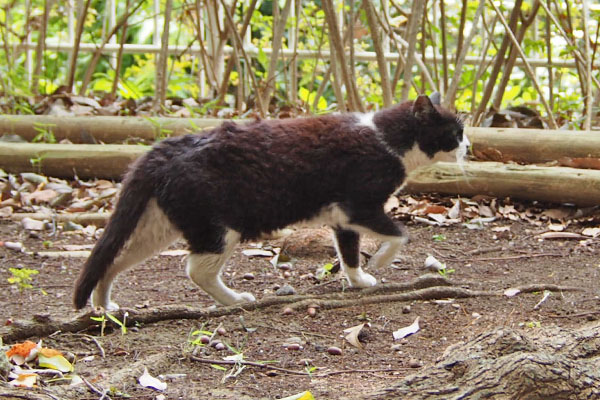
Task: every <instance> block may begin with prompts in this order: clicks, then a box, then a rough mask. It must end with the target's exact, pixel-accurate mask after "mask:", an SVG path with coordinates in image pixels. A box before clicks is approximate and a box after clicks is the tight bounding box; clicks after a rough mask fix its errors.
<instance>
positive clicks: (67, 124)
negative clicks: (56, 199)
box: [0, 115, 224, 144]
mask: <svg viewBox="0 0 600 400" xmlns="http://www.w3.org/2000/svg"><path fill="white" fill-rule="evenodd" d="M223 121H224V120H223V119H217V118H163V117H160V118H150V117H148V118H144V117H110V116H106V117H104V116H84V117H56V116H51V115H0V135H4V134H15V135H19V136H20V137H22V138H23V139H25V140H26V141H28V142H31V141H33V139H34V138H35V137H36V136H37V135H38V134H39V133H40V131H41V130H47V131H51V132H52V134H53V135H54V137H55V138H56V140H57V141H61V140H63V139H68V140H69V141H71V142H72V143H87V144H90V143H94V140H95V141H96V142H102V143H121V142H124V141H126V140H128V139H134V138H137V139H143V140H145V141H150V142H151V141H154V140H156V139H157V138H159V137H164V136H177V135H183V134H186V133H192V132H198V131H201V130H203V129H208V128H212V127H215V126H217V125H219V124H221V123H222V122H223Z"/></svg>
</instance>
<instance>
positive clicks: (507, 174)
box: [406, 162, 600, 206]
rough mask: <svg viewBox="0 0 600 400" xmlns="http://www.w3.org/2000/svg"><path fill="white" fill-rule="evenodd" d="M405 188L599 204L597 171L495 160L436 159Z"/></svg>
mask: <svg viewBox="0 0 600 400" xmlns="http://www.w3.org/2000/svg"><path fill="white" fill-rule="evenodd" d="M463 168H464V170H463ZM406 190H407V191H409V192H411V193H426V192H438V193H444V194H452V195H462V196H468V197H470V196H475V195H478V194H479V195H487V196H493V197H499V198H504V197H511V198H515V199H525V200H539V201H547V202H551V203H574V204H577V205H579V206H596V205H598V204H600V171H597V170H586V169H576V168H565V167H539V166H534V165H516V164H502V163H497V162H470V163H465V164H464V165H463V166H462V168H461V166H460V165H458V164H454V163H436V164H434V165H431V166H428V167H424V168H419V169H417V170H416V171H414V172H413V174H411V176H410V177H409V180H408V183H407V186H406Z"/></svg>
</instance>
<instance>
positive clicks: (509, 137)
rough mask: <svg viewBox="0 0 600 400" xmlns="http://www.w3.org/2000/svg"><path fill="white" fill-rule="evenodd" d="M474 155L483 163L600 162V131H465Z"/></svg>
mask: <svg viewBox="0 0 600 400" xmlns="http://www.w3.org/2000/svg"><path fill="white" fill-rule="evenodd" d="M465 134H466V135H467V137H468V138H469V140H470V141H471V144H472V151H473V155H475V157H476V158H477V159H479V160H482V161H503V162H507V161H516V162H521V163H529V164H533V163H543V162H548V161H556V160H560V159H562V158H564V157H568V158H582V159H588V158H589V159H596V160H597V159H600V132H599V131H561V130H545V129H515V128H475V127H467V128H465Z"/></svg>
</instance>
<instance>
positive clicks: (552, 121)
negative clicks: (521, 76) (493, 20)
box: [490, 0, 558, 129]
mask: <svg viewBox="0 0 600 400" xmlns="http://www.w3.org/2000/svg"><path fill="white" fill-rule="evenodd" d="M490 4H491V5H492V7H494V10H495V11H496V13H497V14H498V17H499V18H500V22H501V23H502V25H504V28H505V29H506V34H507V35H508V37H509V38H510V40H511V41H512V43H513V46H514V48H515V49H516V50H517V52H518V53H519V56H521V59H522V60H523V61H524V62H525V70H526V71H527V73H528V74H529V78H530V79H531V83H533V86H534V87H535V90H536V91H537V92H538V94H539V95H540V100H541V101H542V104H543V105H544V108H545V109H546V112H547V113H548V120H549V121H550V127H551V128H552V129H557V128H558V125H557V124H556V120H555V119H554V115H553V113H552V109H551V108H550V106H549V105H548V102H547V101H546V98H545V97H544V93H543V92H542V88H541V87H540V84H539V83H538V81H537V79H536V77H535V73H534V72H533V69H531V66H530V65H529V63H528V62H527V57H526V56H525V53H524V52H523V49H521V46H520V45H519V42H518V41H517V39H516V38H515V35H514V34H513V32H512V31H511V29H510V28H509V26H508V24H507V23H506V20H505V19H504V16H503V15H502V12H501V11H500V10H499V9H498V7H497V6H496V4H495V3H494V0H490Z"/></svg>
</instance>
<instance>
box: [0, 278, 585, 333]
mask: <svg viewBox="0 0 600 400" xmlns="http://www.w3.org/2000/svg"><path fill="white" fill-rule="evenodd" d="M459 286H460V283H458V282H453V281H451V280H449V279H447V278H445V277H442V276H440V275H436V274H426V275H422V276H420V277H418V278H416V279H414V280H413V281H410V282H406V283H391V284H384V285H380V286H377V287H373V288H369V289H363V290H361V291H355V290H350V291H347V292H342V293H329V294H325V295H294V296H279V297H278V296H271V297H265V298H263V299H261V300H259V301H256V302H254V303H247V304H241V305H235V306H228V307H215V308H212V307H211V308H202V309H199V308H190V307H182V306H163V307H156V308H151V309H145V310H137V309H127V308H123V309H121V310H119V311H117V312H114V313H111V314H113V315H114V316H115V317H117V318H118V319H119V320H121V321H122V320H123V319H124V318H123V316H124V314H125V312H127V318H125V320H126V324H127V326H132V325H135V324H150V323H155V322H159V321H167V320H174V319H208V318H215V317H220V316H223V315H232V314H239V313H242V312H244V311H254V310H261V309H265V308H268V307H273V306H282V305H287V306H288V307H291V308H292V309H294V310H300V309H304V308H307V307H310V306H315V307H320V308H322V309H334V308H343V307H353V306H358V305H367V304H377V303H389V302H401V301H413V300H436V299H448V298H469V297H483V296H502V295H503V293H502V292H501V291H482V290H470V289H465V288H462V287H459ZM515 289H518V290H520V293H530V292H536V291H543V290H550V291H574V290H581V289H579V288H575V287H563V286H557V285H546V284H539V285H526V286H523V287H517V288H515ZM101 314H102V313H101V312H100V310H94V311H90V312H87V313H85V314H82V315H80V316H79V317H77V318H75V319H72V320H70V321H49V322H43V323H40V322H33V323H22V322H19V321H15V322H13V324H12V325H11V327H10V328H9V329H8V330H7V329H3V330H2V331H1V335H2V338H3V340H4V342H5V343H10V342H14V341H18V340H23V339H25V338H29V337H44V336H48V335H50V334H52V333H54V332H79V331H83V330H85V329H88V328H90V327H93V326H97V325H98V322H97V321H94V320H92V319H91V318H90V317H93V316H99V315H101ZM111 323H112V322H110V321H109V320H107V324H111Z"/></svg>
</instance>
